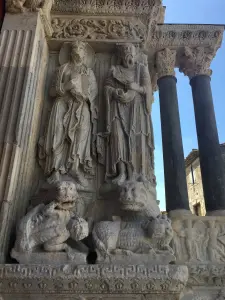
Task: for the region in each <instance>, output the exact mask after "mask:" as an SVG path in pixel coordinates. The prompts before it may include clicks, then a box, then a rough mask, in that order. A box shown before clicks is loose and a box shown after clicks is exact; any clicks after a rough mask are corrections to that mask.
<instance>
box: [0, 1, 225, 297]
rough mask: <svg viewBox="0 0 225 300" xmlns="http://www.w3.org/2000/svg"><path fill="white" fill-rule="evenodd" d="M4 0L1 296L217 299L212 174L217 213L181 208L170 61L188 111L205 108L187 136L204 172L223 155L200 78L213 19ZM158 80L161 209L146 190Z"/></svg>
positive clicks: (152, 6)
mask: <svg viewBox="0 0 225 300" xmlns="http://www.w3.org/2000/svg"><path fill="white" fill-rule="evenodd" d="M5 7H6V15H5V18H4V22H3V26H2V31H1V36H0V45H1V46H0V64H1V65H0V66H1V77H0V104H1V106H0V115H1V118H0V125H1V126H0V166H1V173H0V263H1V265H0V299H1V300H2V299H3V300H12V299H18V300H20V299H30V300H33V299H34V300H38V299H39V300H43V299H46V298H49V299H65V300H69V299H71V300H72V299H80V300H81V299H82V300H85V299H88V300H89V299H90V300H91V299H99V300H100V299H106V300H110V299H114V300H116V299H137V300H143V299H146V300H148V299H149V300H150V299H165V298H168V299H171V300H178V299H181V298H183V299H184V300H185V299H187V300H189V299H199V298H201V299H203V298H204V299H205V298H206V297H207V299H210V300H217V299H220V297H223V295H224V291H223V286H224V263H225V258H224V256H225V255H224V252H225V251H224V249H225V247H224V244H225V241H224V235H225V231H224V228H225V225H224V218H223V217H218V216H217V214H220V213H223V208H224V211H225V202H224V199H225V197H223V192H224V191H223V186H222V184H221V180H222V178H223V176H224V174H223V172H222V169H221V168H219V167H218V168H217V169H218V170H214V173H213V175H214V176H212V177H210V178H208V176H203V179H204V178H205V179H207V181H205V182H207V183H209V184H210V187H211V186H213V188H214V189H213V192H214V191H215V195H216V197H217V198H216V201H214V202H213V201H212V200H211V195H214V194H212V189H208V190H207V191H208V194H207V195H208V198H207V199H208V202H207V203H208V207H209V209H210V211H211V212H214V210H218V211H216V216H212V217H205V218H203V219H202V218H199V217H197V216H192V215H191V213H190V210H189V207H188V193H187V186H186V175H185V166H184V154H183V146H182V136H181V128H180V120H179V109H178V99H177V90H176V83H177V80H176V78H175V73H174V68H175V67H178V68H179V69H180V71H181V72H183V73H184V74H185V75H187V76H189V78H190V80H191V83H192V88H193V96H194V97H193V98H194V100H195V104H196V111H197V112H196V116H198V111H199V107H198V105H199V101H198V100H200V101H203V100H204V107H202V111H204V114H202V115H203V117H204V118H205V117H207V116H208V115H209V114H210V116H211V117H212V118H211V122H210V126H211V127H209V128H208V130H207V135H206V136H203V138H202V136H201V139H199V142H200V144H201V145H203V147H201V150H200V154H202V157H203V165H204V166H206V168H205V173H204V172H203V173H204V174H205V175H207V174H208V170H209V169H210V168H209V167H210V164H209V163H208V162H209V161H210V163H211V164H212V163H213V162H215V163H217V164H218V166H219V165H220V159H221V156H220V155H219V152H218V147H217V146H218V145H217V144H218V143H217V140H216V138H217V135H216V133H217V131H216V125H215V122H214V119H215V118H213V109H212V108H213V105H212V99H211V96H210V78H209V76H210V75H211V71H210V64H211V61H212V59H213V57H214V56H215V55H216V52H217V50H218V49H219V48H220V45H221V43H222V38H223V32H224V27H223V26H220V25H173V24H163V20H164V13H165V8H164V7H163V5H162V1H161V0H138V1H136V0H125V1H120V0H113V1H111V0H110V1H102V0H78V1H72V0H7V1H6V6H5ZM199 85H200V87H201V86H203V87H204V88H203V89H201V92H202V93H201V94H199V93H198V91H199ZM157 88H158V89H159V95H160V110H161V123H162V136H163V152H164V153H163V154H164V169H165V181H166V184H165V186H166V188H165V190H166V202H167V212H168V214H161V213H160V210H159V207H158V203H157V201H156V178H155V171H154V133H153V125H152V120H151V110H152V104H153V101H154V91H155V90H156V89H157ZM205 104H207V105H205ZM203 108H204V110H203ZM206 121H207V124H208V123H209V122H208V119H207V118H206ZM197 123H198V125H199V124H200V126H197V127H199V130H201V128H200V127H202V126H203V128H204V125H205V124H204V123H205V122H203V123H202V122H200V123H199V122H196V124H197ZM202 124H203V125H202ZM207 138H209V139H213V140H214V143H212V144H211V145H210V147H208V148H207V151H209V152H207V153H206V152H205V149H206V148H205V147H204V144H205V143H207ZM210 151H211V152H210ZM208 153H212V155H211V156H210V157H209V158H210V159H205V157H206V154H208ZM204 159H205V160H204ZM206 187H208V186H207V185H206V184H205V186H204V189H205V190H206Z"/></svg>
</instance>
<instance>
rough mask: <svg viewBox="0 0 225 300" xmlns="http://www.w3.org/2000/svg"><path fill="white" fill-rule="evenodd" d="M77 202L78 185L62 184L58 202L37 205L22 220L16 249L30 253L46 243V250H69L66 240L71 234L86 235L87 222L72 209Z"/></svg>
mask: <svg viewBox="0 0 225 300" xmlns="http://www.w3.org/2000/svg"><path fill="white" fill-rule="evenodd" d="M77 201H79V196H78V193H77V190H76V186H75V184H74V183H72V182H67V181H64V182H62V183H60V184H59V186H58V197H57V199H56V200H55V201H52V202H51V203H50V204H48V205H44V204H40V205H38V206H37V207H35V208H33V209H32V210H31V211H30V212H28V214H27V215H26V216H25V217H24V218H23V219H22V220H21V221H20V224H19V226H18V230H17V239H16V244H15V250H16V251H17V252H27V251H32V250H34V249H35V248H36V247H37V246H40V245H43V248H44V250H46V251H62V250H66V249H67V244H66V243H65V242H66V240H67V239H68V238H69V237H71V238H73V239H75V240H76V241H77V240H80V239H83V238H84V237H86V236H87V235H88V224H87V222H86V221H85V220H83V219H82V218H79V217H77V216H76V215H75V214H74V213H73V212H72V209H73V208H74V206H75V205H76V202H77ZM68 225H69V226H68Z"/></svg>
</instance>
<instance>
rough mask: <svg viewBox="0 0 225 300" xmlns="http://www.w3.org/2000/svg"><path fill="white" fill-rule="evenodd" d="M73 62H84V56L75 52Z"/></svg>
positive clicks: (79, 63)
mask: <svg viewBox="0 0 225 300" xmlns="http://www.w3.org/2000/svg"><path fill="white" fill-rule="evenodd" d="M73 62H74V63H75V64H77V65H81V64H82V62H83V59H82V57H81V56H80V55H79V54H75V55H74V56H73Z"/></svg>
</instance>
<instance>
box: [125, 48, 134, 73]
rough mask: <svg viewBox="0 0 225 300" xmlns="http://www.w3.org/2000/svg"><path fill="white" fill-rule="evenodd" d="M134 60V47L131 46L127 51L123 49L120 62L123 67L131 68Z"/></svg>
mask: <svg viewBox="0 0 225 300" xmlns="http://www.w3.org/2000/svg"><path fill="white" fill-rule="evenodd" d="M135 61H136V49H135V47H134V46H132V47H131V48H130V49H129V51H124V54H123V57H122V62H123V65H124V67H126V68H132V67H133V66H134V64H135Z"/></svg>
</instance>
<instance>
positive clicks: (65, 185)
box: [56, 181, 79, 210]
mask: <svg viewBox="0 0 225 300" xmlns="http://www.w3.org/2000/svg"><path fill="white" fill-rule="evenodd" d="M56 189H57V191H56V195H57V196H56V202H57V203H58V205H57V208H58V209H63V210H68V209H72V208H74V206H75V204H76V202H77V200H78V199H79V195H78V192H77V189H76V185H75V184H74V183H73V182H71V181H62V182H60V183H58V185H57V187H56Z"/></svg>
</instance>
